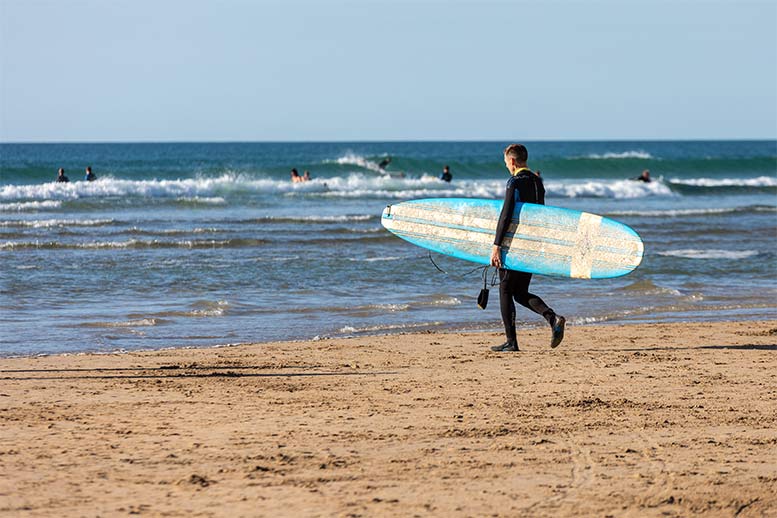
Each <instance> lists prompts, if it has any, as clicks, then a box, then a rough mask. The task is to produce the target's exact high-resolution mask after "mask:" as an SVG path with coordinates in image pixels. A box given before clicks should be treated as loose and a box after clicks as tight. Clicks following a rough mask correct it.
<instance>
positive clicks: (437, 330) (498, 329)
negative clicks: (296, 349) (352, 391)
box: [0, 316, 777, 362]
mask: <svg viewBox="0 0 777 518" xmlns="http://www.w3.org/2000/svg"><path fill="white" fill-rule="evenodd" d="M591 318H594V319H595V318H596V317H591ZM583 320H587V318H584V319H583ZM765 321H772V320H771V319H768V318H767V319H764V318H759V317H758V316H756V317H743V318H739V319H736V320H733V319H725V318H724V319H722V320H706V319H687V320H686V319H679V320H676V321H674V320H673V321H671V322H665V321H660V320H659V319H656V320H646V321H640V322H633V321H623V320H615V319H613V320H595V321H593V322H576V321H575V320H567V327H575V328H587V327H611V326H640V325H663V324H669V325H677V324H690V325H695V324H736V323H740V322H765ZM774 322H777V319H774ZM483 324H484V326H483V327H482V328H473V327H467V326H462V327H455V326H447V327H446V326H443V325H440V326H435V325H433V324H431V323H430V324H428V327H427V328H424V325H418V326H417V327H410V328H407V329H398V330H386V332H383V333H380V332H378V333H376V332H372V331H366V332H365V333H364V334H359V333H356V334H348V335H346V334H344V335H341V336H330V335H323V336H319V335H316V336H314V337H311V338H296V339H287V340H264V341H247V342H236V343H216V344H212V345H173V346H169V347H163V348H141V349H119V350H112V351H99V350H92V349H86V350H83V351H65V352H48V353H47V352H41V353H29V354H18V355H13V356H5V355H3V354H2V352H0V362H2V361H3V360H10V359H24V358H43V357H49V356H88V355H92V354H93V355H125V354H132V353H153V352H161V351H177V350H181V351H188V350H210V349H221V348H232V347H244V346H261V345H262V344H299V343H317V342H323V341H327V340H356V339H373V338H380V337H390V336H406V335H417V334H442V335H446V334H451V333H458V334H462V335H473V334H492V333H493V334H497V335H502V334H503V331H502V323H501V321H495V325H494V326H493V327H487V326H486V325H485V324H487V323H486V322H483ZM546 328H547V324H545V323H544V322H539V321H538V322H536V323H534V324H532V323H524V324H521V323H520V322H519V323H517V324H516V329H517V332H518V338H519V340H520V336H521V333H526V332H529V331H536V330H538V329H546Z"/></svg>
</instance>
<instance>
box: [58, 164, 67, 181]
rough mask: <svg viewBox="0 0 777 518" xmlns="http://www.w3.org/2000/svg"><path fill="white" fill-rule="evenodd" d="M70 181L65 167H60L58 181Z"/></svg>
mask: <svg viewBox="0 0 777 518" xmlns="http://www.w3.org/2000/svg"><path fill="white" fill-rule="evenodd" d="M69 181H70V178H68V177H67V176H65V170H64V169H63V168H61V167H60V168H59V171H57V183H67V182H69Z"/></svg>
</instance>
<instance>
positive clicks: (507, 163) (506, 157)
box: [504, 155, 513, 173]
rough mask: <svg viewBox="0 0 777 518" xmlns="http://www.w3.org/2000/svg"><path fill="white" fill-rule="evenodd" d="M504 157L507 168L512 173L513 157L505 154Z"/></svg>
mask: <svg viewBox="0 0 777 518" xmlns="http://www.w3.org/2000/svg"><path fill="white" fill-rule="evenodd" d="M504 159H505V167H506V168H507V170H508V171H510V172H511V173H512V172H513V168H512V167H511V166H512V165H513V164H512V162H513V161H512V159H511V158H510V157H509V156H507V155H505V156H504Z"/></svg>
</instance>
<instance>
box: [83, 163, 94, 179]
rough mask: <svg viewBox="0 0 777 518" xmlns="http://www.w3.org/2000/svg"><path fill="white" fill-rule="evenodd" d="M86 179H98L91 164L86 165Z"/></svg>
mask: <svg viewBox="0 0 777 518" xmlns="http://www.w3.org/2000/svg"><path fill="white" fill-rule="evenodd" d="M84 180H86V181H87V182H93V181H95V180H97V177H96V176H95V174H94V173H93V172H92V166H90V165H89V166H86V175H85V176H84Z"/></svg>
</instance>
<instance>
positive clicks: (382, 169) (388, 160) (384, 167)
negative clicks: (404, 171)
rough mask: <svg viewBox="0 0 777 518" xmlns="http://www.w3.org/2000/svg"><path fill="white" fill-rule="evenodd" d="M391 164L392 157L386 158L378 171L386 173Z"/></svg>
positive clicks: (381, 162) (379, 165)
mask: <svg viewBox="0 0 777 518" xmlns="http://www.w3.org/2000/svg"><path fill="white" fill-rule="evenodd" d="M390 163H391V157H390V156H387V157H386V158H384V159H383V160H381V161H380V163H379V164H378V169H380V170H381V171H385V169H386V168H387V167H388V165H389V164H390Z"/></svg>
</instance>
